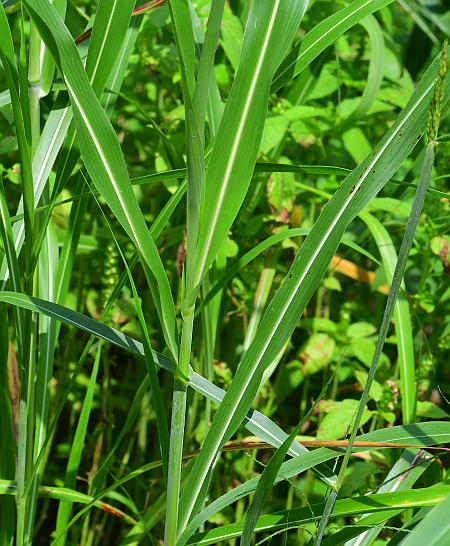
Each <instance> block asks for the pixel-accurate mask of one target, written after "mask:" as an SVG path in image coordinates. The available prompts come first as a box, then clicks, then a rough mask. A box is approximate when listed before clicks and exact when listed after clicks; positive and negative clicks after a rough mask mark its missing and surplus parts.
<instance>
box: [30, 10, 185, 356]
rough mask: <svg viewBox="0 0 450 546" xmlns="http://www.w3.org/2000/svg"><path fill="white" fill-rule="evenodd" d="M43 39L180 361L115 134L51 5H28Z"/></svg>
mask: <svg viewBox="0 0 450 546" xmlns="http://www.w3.org/2000/svg"><path fill="white" fill-rule="evenodd" d="M25 4H26V6H27V8H28V10H29V11H30V13H31V15H32V17H33V19H34V20H35V22H36V24H37V25H38V27H39V29H40V32H41V35H42V38H43V39H44V41H45V42H46V43H47V46H48V47H49V49H50V51H51V52H52V54H53V56H54V57H55V60H56V62H57V64H58V65H59V67H60V69H61V72H62V74H63V76H64V78H65V82H66V86H67V89H68V91H69V95H70V98H71V102H72V108H73V111H74V119H75V123H76V127H77V133H78V138H79V141H80V148H81V153H82V156H83V159H84V162H85V164H86V168H87V170H88V172H89V173H90V175H91V178H92V180H93V182H94V184H95V186H96V187H97V189H98V190H99V191H100V193H101V195H102V196H103V197H104V198H105V200H106V202H107V203H108V205H109V207H110V208H111V210H112V211H113V212H114V214H115V216H116V218H117V219H118V220H119V222H120V223H121V224H122V226H123V228H124V229H125V231H126V232H127V234H128V236H129V237H130V238H131V240H132V241H133V243H134V244H135V245H136V247H137V249H138V251H139V254H140V255H141V256H142V262H143V265H144V268H145V270H146V272H147V273H148V274H149V275H150V276H151V277H154V279H155V280H156V282H157V283H158V288H159V293H160V301H161V305H160V306H158V305H157V307H160V309H161V315H162V316H161V322H162V328H163V332H164V336H165V339H166V342H167V344H168V346H169V348H170V351H171V353H172V355H173V356H174V358H175V359H176V360H177V356H178V335H177V326H176V319H175V307H174V303H173V298H172V294H171V290H170V286H169V281H168V279H167V275H166V273H165V271H164V267H163V265H162V262H161V258H160V256H159V253H158V250H157V248H156V245H155V243H154V241H153V239H152V238H151V237H150V235H149V232H148V229H147V226H146V224H145V220H144V217H143V215H142V212H141V210H140V208H139V205H138V203H137V200H136V197H135V195H134V193H133V190H132V187H131V183H130V179H129V176H128V172H127V169H126V165H125V161H124V158H123V155H122V152H121V150H120V146H119V143H118V141H117V138H116V135H115V133H114V130H113V128H112V126H111V124H110V122H109V120H108V117H107V115H106V113H105V112H104V110H103V109H102V107H101V105H100V103H99V101H98V99H97V97H96V95H95V93H94V91H93V89H92V87H91V86H90V85H89V81H88V78H87V75H86V72H85V71H84V68H83V65H82V63H81V59H80V56H79V54H78V51H77V49H76V46H75V44H74V43H73V40H72V37H71V35H70V33H69V31H68V30H67V28H66V26H65V25H64V23H63V21H62V20H61V18H60V17H59V15H58V13H57V12H56V11H55V10H54V9H53V7H52V6H51V4H50V3H49V2H48V0H44V1H37V0H25Z"/></svg>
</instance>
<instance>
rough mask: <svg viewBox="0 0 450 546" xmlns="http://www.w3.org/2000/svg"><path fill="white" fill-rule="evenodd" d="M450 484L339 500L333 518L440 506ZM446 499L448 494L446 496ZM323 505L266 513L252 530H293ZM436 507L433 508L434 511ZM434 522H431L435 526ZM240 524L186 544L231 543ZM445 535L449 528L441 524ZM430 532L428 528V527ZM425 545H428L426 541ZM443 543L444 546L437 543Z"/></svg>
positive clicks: (312, 518)
mask: <svg viewBox="0 0 450 546" xmlns="http://www.w3.org/2000/svg"><path fill="white" fill-rule="evenodd" d="M449 492H450V485H449V484H441V485H436V486H433V487H427V488H423V489H410V490H408V491H401V492H397V493H380V494H377V495H370V496H369V497H367V496H362V497H355V498H353V499H342V500H339V501H337V502H336V506H335V510H334V511H333V514H332V517H333V518H341V517H350V516H358V515H360V514H371V513H376V512H385V511H390V510H393V509H400V510H402V511H403V510H407V509H408V508H412V507H414V508H415V507H422V506H435V505H436V504H438V505H439V503H442V501H443V499H445V498H446V497H447V495H449ZM447 498H448V499H450V495H449V496H448V497H447ZM449 505H450V503H449V502H447V500H446V501H445V503H442V505H441V506H445V507H446V508H447V509H448V506H449ZM323 508H324V506H323V504H319V505H317V504H315V505H312V506H309V507H306V508H294V509H292V510H287V511H284V512H278V513H275V514H267V515H265V516H262V517H261V518H259V520H258V522H257V524H256V529H255V531H256V532H257V533H262V532H271V533H272V532H274V531H277V530H281V531H286V530H289V529H297V528H298V527H299V526H300V525H304V524H305V523H309V522H314V521H315V520H316V519H317V518H319V517H320V515H321V513H322V511H323ZM437 508H439V506H438V507H436V508H435V510H437ZM444 513H445V512H444V510H440V511H439V515H440V517H443V514H444ZM436 521H438V520H437V519H436V520H435V521H434V522H433V523H434V525H436ZM242 526H243V524H242V523H234V524H231V525H223V526H222V527H219V528H217V529H214V530H212V531H207V532H205V533H200V534H198V535H194V536H193V537H192V539H190V540H189V541H188V542H187V543H186V544H187V545H189V546H194V545H197V546H207V545H208V544H217V543H220V542H222V541H227V540H231V539H233V538H236V537H239V536H240V535H241V533H242ZM444 527H445V531H446V532H447V530H448V528H449V527H450V525H449V526H446V525H444ZM428 532H430V527H429V528H428ZM436 535H437V536H440V537H441V536H443V535H442V534H441V533H440V532H439V533H436ZM424 536H425V535H422V537H421V538H422V542H411V543H410V544H411V545H414V546H415V545H419V544H424V542H423V540H424ZM427 544H429V542H427ZM432 544H436V545H437V544H438V542H432ZM440 544H442V546H443V544H444V543H440Z"/></svg>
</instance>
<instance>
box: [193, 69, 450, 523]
mask: <svg viewBox="0 0 450 546" xmlns="http://www.w3.org/2000/svg"><path fill="white" fill-rule="evenodd" d="M438 62H439V60H438V59H437V60H435V62H434V63H433V64H432V65H431V67H430V68H429V70H428V71H427V72H426V74H425V75H424V77H423V78H422V80H421V82H420V84H419V86H418V87H417V89H416V91H415V92H414V94H413V96H412V97H411V99H410V101H409V103H408V104H407V106H406V107H405V109H404V110H403V112H402V113H401V115H400V116H399V118H398V120H397V122H396V123H395V124H394V125H393V126H392V128H391V129H390V131H389V132H388V133H387V134H386V135H385V137H384V138H383V139H382V140H381V142H380V143H379V145H378V146H377V148H376V149H375V152H374V153H373V154H372V155H371V156H369V157H368V158H367V159H366V160H365V161H363V162H362V163H361V164H360V165H359V166H358V167H357V168H356V169H355V170H354V171H353V172H352V173H351V174H350V175H349V176H348V177H347V178H346V179H345V180H344V181H343V182H342V184H341V185H340V187H339V189H338V190H337V192H336V193H335V195H334V196H333V198H332V199H331V201H330V202H329V203H328V205H327V206H326V207H325V209H324V210H323V212H322V214H321V216H320V217H319V219H318V220H317V222H316V224H315V225H314V227H313V229H312V231H311V233H310V234H309V236H308V237H307V239H306V241H305V242H304V244H303V245H302V247H301V249H300V251H299V253H298V254H297V256H296V258H295V260H294V263H293V265H292V267H291V269H290V271H289V273H288V276H287V277H286V279H285V282H284V283H283V285H282V286H281V288H280V289H279V290H278V292H277V293H276V294H275V296H274V298H273V299H272V301H271V302H270V304H269V306H268V308H267V310H266V312H265V314H264V317H263V319H262V321H261V324H260V327H259V328H258V331H257V333H256V336H255V339H254V341H253V343H252V344H251V346H250V347H249V349H248V351H247V352H246V353H245V355H244V358H243V360H242V362H241V364H240V366H239V368H238V370H237V372H236V375H235V377H234V379H233V381H232V383H231V386H230V388H229V389H228V391H227V394H226V397H225V399H224V402H223V403H222V404H221V406H220V407H219V410H218V411H217V413H216V416H215V418H214V421H213V423H212V426H211V428H210V429H209V432H208V435H207V437H206V439H205V442H204V444H203V447H202V450H201V452H200V455H199V456H198V458H197V459H196V461H195V463H194V466H193V469H192V472H191V473H190V475H189V478H188V481H187V484H186V488H185V492H184V503H185V504H186V507H185V509H184V514H185V516H184V519H183V521H184V522H186V520H187V518H188V514H190V513H191V510H192V506H193V504H192V503H193V499H195V498H196V496H197V495H198V494H199V491H200V490H201V487H202V484H203V482H204V480H205V478H206V475H207V473H208V470H209V468H210V465H211V464H212V462H213V460H214V458H215V456H216V454H217V452H218V450H219V449H220V447H221V446H222V445H223V443H224V442H225V441H226V440H228V438H230V436H231V435H232V434H233V433H234V431H235V430H236V429H237V428H238V427H239V425H240V423H241V422H242V419H243V417H244V416H245V414H246V413H247V411H248V409H249V408H250V406H251V404H252V402H253V400H254V398H255V396H256V393H257V392H258V389H259V386H260V384H261V379H262V376H263V373H264V371H265V369H266V367H267V366H268V365H269V364H270V363H271V362H272V361H273V359H274V358H275V357H276V355H277V354H278V353H279V352H280V350H281V349H282V347H283V345H284V343H286V341H287V339H288V338H289V336H290V335H291V333H292V331H293V329H294V328H295V326H296V324H297V322H298V320H299V318H300V317H301V315H302V313H303V310H304V309H305V307H306V305H307V303H308V302H309V300H310V298H311V297H312V295H313V294H314V292H315V290H316V288H317V286H318V284H319V282H320V280H321V278H322V276H323V274H324V273H325V271H326V269H327V267H328V265H329V263H330V260H331V258H332V256H333V254H334V253H335V251H336V248H337V246H338V244H339V242H340V240H341V238H342V236H343V234H344V231H345V229H346V227H347V225H348V223H349V222H350V221H351V220H353V218H354V217H355V216H356V215H357V214H358V213H359V212H360V211H361V210H362V209H363V208H364V206H365V205H366V204H367V203H368V202H369V201H370V200H371V199H372V198H373V197H374V196H375V195H376V193H377V192H378V191H379V190H380V189H381V188H382V187H383V186H384V184H386V182H387V181H388V180H389V178H390V177H391V176H392V175H393V174H394V173H395V171H396V170H397V168H398V167H399V166H400V164H401V162H402V161H403V159H404V158H405V157H406V155H407V154H408V153H409V152H410V151H411V149H412V148H413V147H414V145H415V144H416V142H417V140H418V136H419V137H421V135H422V134H423V132H424V131H425V128H426V125H427V108H428V102H429V100H430V94H431V92H432V90H433V87H434V81H435V75H436V72H437V64H438ZM449 91H450V86H449V85H448V82H447V85H446V90H445V97H446V100H447V98H448V94H449ZM410 127H411V129H413V128H414V131H413V130H409V128H410ZM407 128H408V130H407Z"/></svg>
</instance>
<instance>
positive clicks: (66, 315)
mask: <svg viewBox="0 0 450 546" xmlns="http://www.w3.org/2000/svg"><path fill="white" fill-rule="evenodd" d="M0 301H2V302H4V303H8V304H10V305H16V306H18V307H22V308H23V309H28V310H30V311H35V312H36V313H41V314H44V315H46V316H48V317H50V318H53V319H56V320H59V321H61V322H64V323H65V324H67V325H69V326H75V327H77V328H80V329H81V330H84V331H85V332H88V333H89V334H93V335H95V336H97V337H99V338H100V339H104V340H105V341H109V342H110V343H113V344H114V345H116V346H118V347H120V348H122V349H124V350H126V351H129V352H132V353H134V354H136V355H140V356H144V348H143V345H142V343H141V342H139V341H136V340H135V339H133V338H131V337H129V336H127V335H125V334H123V333H122V332H119V331H118V330H115V329H114V328H112V327H110V326H108V325H107V324H104V323H103V322H99V321H97V320H94V319H93V318H91V317H88V316H86V315H82V314H81V313H78V312H77V311H73V310H71V309H68V308H67V307H63V306H62V305H58V304H56V303H52V302H48V301H44V300H40V299H38V298H34V297H30V296H27V295H25V294H18V293H15V292H0ZM153 358H154V360H155V362H156V363H157V365H158V366H160V367H162V368H164V369H165V370H167V371H169V372H171V373H174V370H173V364H172V361H171V360H170V359H169V358H167V357H166V356H164V355H162V354H160V353H157V352H156V351H153ZM190 385H191V386H192V388H193V389H195V390H196V391H197V392H199V393H200V394H202V395H203V396H206V397H207V398H208V399H209V400H211V401H212V402H214V403H215V404H220V402H221V401H222V400H223V398H224V396H225V391H223V390H222V389H221V388H219V387H217V386H216V385H214V384H213V383H211V382H210V381H208V380H207V379H205V378H203V377H202V376H201V375H199V374H197V373H196V372H191V376H190ZM245 426H246V427H247V428H248V429H249V430H250V432H251V433H252V434H255V435H256V436H259V437H260V438H262V439H263V440H264V441H266V442H267V443H269V444H270V445H273V446H274V447H279V446H280V445H281V444H282V443H283V441H284V440H285V439H286V438H287V434H286V433H285V432H283V431H282V430H281V429H280V428H279V427H278V426H277V425H276V424H275V423H273V422H272V421H271V420H270V419H269V418H267V417H265V416H264V415H262V414H261V413H259V412H258V411H254V410H251V411H250V412H249V413H248V416H247V417H246V420H245ZM305 450H306V448H304V447H303V446H301V445H300V444H299V443H298V442H295V443H293V444H292V446H291V448H290V450H289V454H290V455H292V456H295V455H298V454H299V453H302V452H304V451H305Z"/></svg>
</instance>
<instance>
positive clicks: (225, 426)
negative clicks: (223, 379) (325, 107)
mask: <svg viewBox="0 0 450 546" xmlns="http://www.w3.org/2000/svg"><path fill="white" fill-rule="evenodd" d="M433 86H434V81H433V82H432V83H431V84H429V86H428V87H427V89H426V90H425V91H424V92H423V94H422V95H421V96H420V97H419V98H418V100H417V101H416V104H415V105H414V107H413V108H411V110H410V112H409V114H408V115H407V116H405V118H404V120H403V121H402V123H401V125H399V126H398V128H397V131H396V132H395V133H394V134H393V135H392V136H391V138H390V139H388V140H387V141H386V143H385V145H384V146H383V148H382V149H381V150H380V151H379V152H378V154H377V155H376V156H375V157H374V158H373V159H372V161H371V162H370V164H369V165H368V166H367V167H366V170H365V172H364V174H363V175H362V176H361V178H360V180H359V182H358V183H357V184H356V185H355V188H354V190H353V191H352V193H351V194H350V195H349V197H348V198H347V200H346V202H345V203H344V205H343V207H342V208H341V210H340V212H339V214H338V215H337V216H336V217H335V218H334V221H333V222H332V224H331V225H330V227H329V228H328V230H327V232H326V233H325V235H324V237H323V238H322V240H321V241H320V243H319V245H318V246H317V248H316V250H315V251H314V254H313V255H312V256H311V259H310V260H309V262H308V264H307V265H306V268H305V271H304V273H303V275H302V276H301V277H300V279H299V280H298V281H297V283H296V285H295V288H294V290H292V293H291V295H290V297H289V300H288V301H287V303H286V305H285V307H284V310H283V311H282V312H280V314H279V316H278V318H277V320H276V321H275V323H274V324H273V327H272V330H271V332H270V334H269V335H268V336H267V338H266V342H265V344H264V345H263V346H262V348H261V350H260V351H259V353H258V356H257V358H256V360H255V362H254V364H253V367H252V369H251V371H250V373H249V374H248V378H247V380H246V381H245V383H244V384H243V385H242V386H241V388H240V393H241V394H240V395H239V398H238V399H237V400H236V401H235V403H234V407H235V408H236V407H237V406H238V405H239V404H240V402H241V400H242V397H243V394H244V393H245V391H246V390H247V388H248V386H249V384H250V382H251V380H252V377H253V374H254V372H255V370H256V369H257V367H258V365H259V363H260V362H261V359H262V357H263V356H264V353H265V351H266V349H267V347H268V346H269V344H270V342H271V341H272V338H273V336H274V334H275V333H276V331H277V329H278V327H279V325H280V323H281V321H282V319H283V317H284V314H285V310H286V309H287V308H288V307H289V306H290V304H291V302H292V300H293V299H294V297H295V295H296V293H297V291H298V289H299V287H300V285H301V284H302V282H303V280H304V279H305V277H306V275H307V274H308V272H309V270H310V269H311V267H312V266H313V264H314V261H315V260H316V258H317V256H318V255H319V253H320V251H321V250H322V248H323V246H324V244H325V242H326V240H327V239H328V237H329V235H330V233H331V232H332V231H333V229H334V228H335V226H336V224H337V223H338V221H339V219H340V218H341V217H342V215H343V214H344V212H345V210H346V208H347V207H348V205H349V204H350V203H351V201H352V199H353V197H354V196H355V195H356V193H357V190H358V189H359V188H360V187H361V185H362V183H363V182H364V181H365V179H366V178H367V175H368V174H370V171H371V170H372V168H373V166H374V165H375V164H376V162H377V161H378V159H379V157H380V156H381V155H382V154H383V152H384V151H385V150H386V148H387V147H388V146H389V144H390V143H391V142H392V141H393V140H394V138H395V137H396V136H397V134H398V132H399V131H400V130H401V128H402V127H403V125H404V124H405V123H406V122H407V121H408V119H409V118H410V116H411V115H412V114H413V112H414V111H415V109H416V107H417V106H418V105H419V104H420V103H421V102H422V100H423V98H424V97H425V96H426V95H427V94H428V93H429V92H430V90H431V89H432V88H433ZM233 417H234V412H232V413H230V414H229V415H228V416H226V418H225V423H224V424H222V430H223V431H226V430H227V429H228V427H229V426H230V423H231V420H232V419H233ZM222 440H223V434H222V435H221V436H220V437H218V439H217V441H216V442H215V444H214V447H213V450H212V451H211V455H210V456H209V461H208V464H206V465H204V469H203V473H202V474H203V478H202V481H201V482H199V483H200V486H198V485H197V491H196V494H195V495H194V496H193V498H197V495H198V492H199V491H200V488H201V486H202V483H203V479H204V477H205V476H206V474H207V472H208V471H209V467H210V462H211V460H212V459H213V458H214V457H215V455H216V452H217V450H218V449H219V447H220V445H221V443H222ZM189 515H190V514H189ZM189 515H188V517H189Z"/></svg>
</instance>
